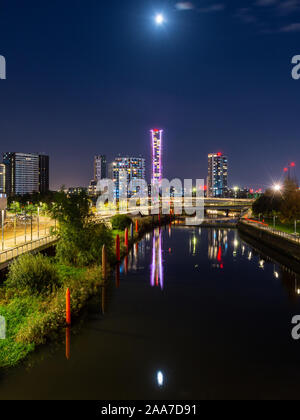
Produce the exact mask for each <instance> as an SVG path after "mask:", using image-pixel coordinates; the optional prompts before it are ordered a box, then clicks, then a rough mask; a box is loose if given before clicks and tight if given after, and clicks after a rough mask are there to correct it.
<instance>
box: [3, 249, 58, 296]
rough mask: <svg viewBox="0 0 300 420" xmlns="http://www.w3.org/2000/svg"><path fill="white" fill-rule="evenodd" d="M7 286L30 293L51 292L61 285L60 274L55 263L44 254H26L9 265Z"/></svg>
mask: <svg viewBox="0 0 300 420" xmlns="http://www.w3.org/2000/svg"><path fill="white" fill-rule="evenodd" d="M5 285H6V287H7V288H10V289H13V288H14V289H17V290H19V291H23V290H26V291H29V292H30V293H34V294H35V293H46V294H47V293H51V292H52V291H53V290H55V289H56V288H57V287H58V286H59V285H60V281H59V274H58V271H57V268H56V266H55V264H54V263H53V262H52V261H51V259H50V258H49V257H46V256H44V255H42V254H37V255H32V254H24V255H21V256H20V257H19V258H16V259H15V260H14V261H13V262H12V263H11V264H10V266H9V272H8V276H7V279H6V282H5Z"/></svg>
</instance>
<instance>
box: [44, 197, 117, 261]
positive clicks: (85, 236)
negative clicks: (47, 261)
mask: <svg viewBox="0 0 300 420" xmlns="http://www.w3.org/2000/svg"><path fill="white" fill-rule="evenodd" d="M50 213H51V214H52V217H53V218H55V219H56V220H58V225H59V227H58V234H59V237H60V240H59V241H58V243H57V246H56V256H57V258H58V259H59V260H60V261H61V262H62V263H67V264H72V265H75V266H86V265H89V264H94V263H96V262H97V261H98V262H100V255H101V248H102V246H103V245H104V244H105V245H106V247H107V251H108V253H110V252H111V250H112V244H113V239H112V233H111V230H109V229H108V228H107V227H106V226H105V225H104V224H100V223H96V222H95V221H94V218H93V214H92V212H91V211H90V200H89V198H88V196H87V194H86V193H85V192H81V193H79V194H74V195H70V196H68V195H66V194H65V193H64V192H59V193H57V194H56V196H55V202H54V203H52V205H51V207H50Z"/></svg>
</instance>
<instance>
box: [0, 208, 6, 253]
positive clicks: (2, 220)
mask: <svg viewBox="0 0 300 420" xmlns="http://www.w3.org/2000/svg"><path fill="white" fill-rule="evenodd" d="M4 215H5V210H2V212H1V225H2V251H4Z"/></svg>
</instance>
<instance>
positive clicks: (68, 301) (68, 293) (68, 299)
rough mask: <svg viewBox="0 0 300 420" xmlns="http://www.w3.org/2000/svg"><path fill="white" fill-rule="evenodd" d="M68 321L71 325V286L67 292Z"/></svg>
mask: <svg viewBox="0 0 300 420" xmlns="http://www.w3.org/2000/svg"><path fill="white" fill-rule="evenodd" d="M66 323H67V325H71V295H70V289H69V288H67V292H66Z"/></svg>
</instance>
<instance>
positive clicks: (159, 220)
mask: <svg viewBox="0 0 300 420" xmlns="http://www.w3.org/2000/svg"><path fill="white" fill-rule="evenodd" d="M160 222H161V217H160V213H159V215H158V223H159V225H160Z"/></svg>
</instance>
